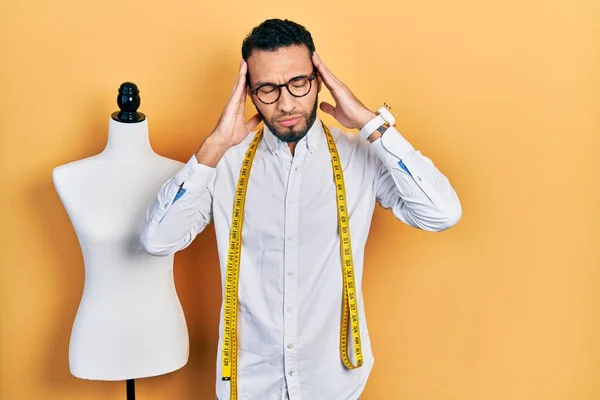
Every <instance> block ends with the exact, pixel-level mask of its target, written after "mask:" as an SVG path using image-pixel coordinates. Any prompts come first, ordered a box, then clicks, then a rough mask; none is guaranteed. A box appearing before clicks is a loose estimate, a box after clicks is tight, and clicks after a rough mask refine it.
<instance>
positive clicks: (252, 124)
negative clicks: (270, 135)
mask: <svg viewBox="0 0 600 400" xmlns="http://www.w3.org/2000/svg"><path fill="white" fill-rule="evenodd" d="M261 121H262V118H261V117H260V114H258V113H256V114H254V115H253V116H252V118H250V119H249V120H248V122H246V130H247V131H248V132H251V131H252V130H253V129H254V128H256V126H257V125H258V124H260V122H261Z"/></svg>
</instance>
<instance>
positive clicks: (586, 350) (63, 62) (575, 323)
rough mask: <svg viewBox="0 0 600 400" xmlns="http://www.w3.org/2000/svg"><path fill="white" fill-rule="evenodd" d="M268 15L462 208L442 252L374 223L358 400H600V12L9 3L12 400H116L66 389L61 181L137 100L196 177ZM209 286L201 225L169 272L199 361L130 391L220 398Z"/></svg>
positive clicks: (115, 395)
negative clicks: (423, 162)
mask: <svg viewBox="0 0 600 400" xmlns="http://www.w3.org/2000/svg"><path fill="white" fill-rule="evenodd" d="M274 16H275V17H283V18H286V17H287V18H290V19H293V20H296V21H298V22H300V23H302V24H304V25H305V26H306V27H307V28H308V29H309V30H310V31H311V32H312V34H313V37H314V39H315V42H316V46H317V49H318V51H319V53H320V54H321V56H322V57H323V59H324V61H325V62H326V63H327V64H328V66H329V67H330V68H331V69H332V70H333V71H334V73H336V75H337V76H338V77H339V78H340V79H341V80H342V81H344V82H345V83H346V84H348V86H349V87H350V88H351V89H352V90H353V91H354V92H355V94H356V95H357V96H358V97H359V98H360V99H361V100H362V101H363V102H364V103H365V104H367V105H368V106H369V107H371V108H376V107H378V106H379V105H381V103H382V102H384V101H386V102H388V103H390V104H391V105H392V106H393V109H394V111H395V112H397V114H398V117H397V118H398V120H399V122H398V127H399V129H400V130H401V132H403V133H404V135H405V136H406V137H407V138H408V139H409V140H410V141H411V142H412V143H413V144H414V145H415V146H416V147H417V148H418V149H420V150H421V151H422V152H423V154H425V155H427V156H428V157H430V158H431V159H432V160H433V161H434V162H435V163H436V165H437V166H438V167H439V168H440V169H441V170H442V171H443V172H444V173H445V174H446V175H447V176H448V177H449V179H450V181H451V182H452V184H453V185H454V187H455V188H456V190H457V192H458V194H459V196H460V198H461V201H462V205H463V209H464V214H463V218H462V220H461V221H460V223H459V224H458V225H457V226H456V227H455V228H453V229H451V230H450V231H447V232H444V233H439V234H433V233H426V232H421V231H418V230H416V229H413V228H409V227H408V226H405V225H403V224H401V223H399V222H398V221H396V220H394V218H393V217H392V215H391V214H390V213H388V212H386V211H383V210H381V209H378V210H377V211H376V215H375V219H374V222H373V227H372V234H371V237H370V240H369V242H368V246H367V258H366V277H365V288H364V291H365V296H366V307H367V316H368V318H369V324H370V331H371V333H372V339H373V347H374V351H375V357H376V364H375V368H374V370H373V374H372V375H371V379H370V381H369V383H368V385H367V389H366V391H365V393H364V396H363V399H364V400H379V399H403V400H404V399H406V400H438V399H439V400H507V399H511V400H554V399H560V400H586V399H590V400H591V399H598V398H600V290H599V289H598V287H599V286H600V271H599V266H600V265H599V261H600V257H599V251H598V245H599V243H597V242H598V239H599V238H600V235H599V232H598V231H599V228H600V223H599V222H600V216H599V212H598V200H599V194H600V184H599V182H600V178H599V176H598V170H599V168H598V167H599V166H600V165H599V163H598V157H597V153H598V151H599V149H600V146H599V144H600V143H599V137H600V2H598V1H597V0H587V1H585V0H580V1H572V0H569V1H567V0H563V1H548V0H535V1H531V0H530V1H525V2H524V1H522V0H508V1H500V0H455V1H442V0H422V1H392V0H380V1H376V2H368V1H364V2H357V1H354V2H346V1H342V0H338V1H324V0H321V1H304V2H303V1H298V2H281V1H264V0H259V1H245V2H241V1H240V2H238V3H233V2H226V1H220V2H217V1H211V2H208V1H205V2H202V1H192V0H181V1H179V0H174V1H169V2H148V1H135V0H131V1H115V0H108V1H107V0H102V1H96V2H88V1H76V0H61V1H53V2H50V1H19V0H2V2H1V5H0V40H1V42H0V43H1V44H0V45H1V48H0V54H1V56H0V57H1V63H0V132H1V143H0V150H1V152H2V153H1V155H0V156H1V157H0V161H1V163H2V164H1V165H0V170H1V171H2V177H1V178H2V181H1V188H2V189H1V190H2V194H1V196H0V201H1V202H2V204H0V210H1V212H2V215H1V219H0V226H1V233H2V238H1V243H2V251H0V257H1V260H0V261H1V264H0V265H1V276H0V285H1V286H0V307H1V309H0V311H1V321H0V333H1V336H0V340H1V341H0V343H1V348H0V357H1V367H0V379H1V380H0V398H1V399H3V400H4V399H6V400H14V399H32V400H33V399H35V400H59V399H60V400H75V399H77V400H81V399H85V400H88V399H90V400H92V399H103V400H105V399H124V398H125V384H124V383H123V382H94V381H84V380H78V379H76V378H73V377H72V376H70V374H69V370H68V341H69V335H70V329H71V324H72V322H73V318H74V316H75V312H76V310H77V306H78V304H79V300H80V296H81V293H82V288H83V279H84V276H83V272H84V271H83V265H82V257H81V253H80V250H79V246H78V243H77V239H76V237H75V234H74V232H73V229H72V227H71V225H70V223H69V220H68V217H67V214H66V212H65V211H64V209H63V207H62V205H61V203H60V201H59V199H58V197H57V195H56V193H55V191H54V188H53V186H52V181H51V170H52V168H53V167H54V166H56V165H61V164H64V163H67V162H69V161H73V160H77V159H81V158H84V157H87V156H90V155H93V154H96V153H98V152H99V151H101V150H102V149H103V147H104V145H105V143H106V135H107V123H108V117H109V115H110V113H111V112H113V111H115V110H116V109H117V106H116V94H117V88H118V86H119V84H120V83H121V82H123V81H127V80H131V81H133V82H135V83H136V84H138V85H139V87H140V90H141V96H142V107H141V108H140V111H142V112H144V113H146V114H147V115H148V121H149V124H150V138H151V142H152V145H153V147H154V149H155V150H156V151H157V152H158V153H159V154H162V155H165V156H167V157H170V158H173V159H177V160H180V161H185V160H187V159H188V157H189V156H190V154H191V153H192V152H193V151H195V150H196V148H197V147H198V145H199V143H200V142H201V141H202V139H203V138H204V137H206V135H207V134H208V133H209V132H210V130H211V128H212V127H213V126H214V124H215V123H216V120H217V117H218V115H219V113H220V111H221V107H222V105H223V104H224V102H225V100H226V98H227V97H228V95H229V92H230V88H231V85H232V84H233V81H234V79H235V77H236V73H237V66H238V61H239V57H240V45H241V41H242V39H243V37H244V36H245V34H246V33H248V32H249V31H250V29H251V28H252V27H253V26H255V25H257V24H258V23H260V22H261V21H262V20H264V19H266V18H269V17H274ZM323 93H326V90H324V92H323ZM323 98H324V99H325V100H327V99H328V98H330V97H329V94H328V93H326V95H325V96H324V97H323ZM250 111H252V110H250ZM250 111H249V112H250ZM325 120H326V121H327V122H329V123H332V122H333V121H332V120H331V119H329V118H326V119H325ZM218 279H219V275H218V271H217V255H216V249H215V239H214V233H213V228H212V226H211V227H210V228H209V229H207V230H206V231H205V232H204V233H202V234H201V235H200V236H199V237H198V239H197V240H196V241H195V242H194V244H193V245H192V246H191V247H190V248H189V249H187V250H185V251H183V252H182V253H180V254H178V255H177V257H176V284H177V287H178V291H179V294H180V296H181V300H182V303H183V306H184V310H185V313H186V316H187V321H188V324H189V329H190V340H191V355H190V361H189V363H188V364H187V365H186V366H185V367H184V368H183V369H181V370H179V371H177V372H175V373H172V374H168V375H165V376H161V377H156V378H151V379H144V380H139V381H137V393H138V398H139V399H143V400H158V399H181V400H191V399H209V400H212V399H213V398H214V397H213V394H214V390H213V389H214V367H215V357H216V339H217V335H218V332H217V326H218V306H219V301H220V291H219V289H218V288H219V280H218ZM308 400H312V399H308Z"/></svg>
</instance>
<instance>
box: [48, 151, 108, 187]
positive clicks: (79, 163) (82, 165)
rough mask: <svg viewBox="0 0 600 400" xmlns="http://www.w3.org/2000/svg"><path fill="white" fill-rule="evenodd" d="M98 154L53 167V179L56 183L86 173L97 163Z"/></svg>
mask: <svg viewBox="0 0 600 400" xmlns="http://www.w3.org/2000/svg"><path fill="white" fill-rule="evenodd" d="M97 162H98V155H94V156H91V157H87V158H83V159H81V160H76V161H71V162H68V163H66V164H63V165H59V166H56V167H54V168H53V169H52V180H53V181H54V183H55V184H57V183H61V182H63V181H66V180H68V179H70V178H72V177H73V176H77V175H79V174H81V173H85V171H87V170H88V169H89V168H90V167H91V166H93V165H95V164H97Z"/></svg>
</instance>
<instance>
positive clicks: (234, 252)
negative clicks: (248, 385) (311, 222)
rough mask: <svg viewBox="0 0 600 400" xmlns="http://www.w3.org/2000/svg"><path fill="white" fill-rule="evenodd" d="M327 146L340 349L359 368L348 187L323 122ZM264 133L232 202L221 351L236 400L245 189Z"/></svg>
mask: <svg viewBox="0 0 600 400" xmlns="http://www.w3.org/2000/svg"><path fill="white" fill-rule="evenodd" d="M323 128H324V130H325V135H326V137H327V145H328V146H329V153H330V154H331V165H332V167H333V178H334V182H335V193H336V201H337V211H338V213H337V214H338V224H339V233H340V253H341V257H342V276H343V280H344V293H343V300H342V303H343V304H342V322H341V331H340V352H341V357H342V362H343V363H344V365H345V366H346V368H348V369H355V368H359V367H360V366H362V365H363V356H362V346H361V341H360V327H359V320H358V303H357V299H356V282H355V279H354V262H353V260H352V247H351V243H350V224H349V219H348V208H347V205H346V189H345V186H344V175H343V172H342V165H341V162H340V158H339V155H338V151H337V148H336V146H335V142H334V140H333V137H332V136H331V132H330V131H329V129H328V128H327V126H325V124H323ZM262 136H263V129H260V130H259V131H258V132H257V134H256V136H254V139H253V140H252V142H251V143H250V147H249V148H248V151H247V152H246V156H245V157H244V161H243V162H242V168H241V169H240V176H239V179H238V183H237V189H236V192H235V200H234V202H233V216H232V221H231V231H230V236H229V251H228V255H227V273H226V284H225V310H224V328H223V331H224V338H223V349H222V350H223V351H222V379H223V380H224V381H231V389H230V390H231V395H230V399H231V400H237V305H238V302H237V300H238V282H239V272H240V253H241V242H242V226H243V222H244V205H245V203H246V189H247V187H248V179H249V177H250V168H251V167H252V161H253V160H254V155H255V154H256V149H257V148H258V144H259V143H260V140H261V139H262ZM348 322H350V325H351V327H352V339H353V343H354V353H355V355H356V365H353V364H352V363H351V361H350V359H349V358H348Z"/></svg>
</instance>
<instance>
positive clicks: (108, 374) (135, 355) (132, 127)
mask: <svg viewBox="0 0 600 400" xmlns="http://www.w3.org/2000/svg"><path fill="white" fill-rule="evenodd" d="M182 166H183V164H182V163H181V162H179V161H175V160H170V159H167V158H165V157H162V156H160V155H158V154H156V153H155V152H154V151H153V150H152V148H151V146H150V143H149V139H148V125H147V120H146V119H144V120H143V121H141V122H135V123H123V122H119V121H116V120H114V119H112V118H111V119H110V120H109V137H108V143H107V146H106V148H105V149H104V151H102V152H101V153H100V154H98V155H95V156H92V157H89V158H86V159H83V160H79V161H75V162H71V163H68V164H65V165H62V166H59V167H56V168H54V170H53V172H52V178H53V182H54V186H55V188H56V191H57V192H58V194H59V197H60V199H61V201H62V203H63V205H64V207H65V209H66V211H67V214H68V215H69V219H70V220H71V223H72V224H73V227H74V230H75V233H76V235H77V238H78V240H79V243H80V245H81V249H82V253H83V259H84V263H85V285H84V289H83V295H82V298H81V303H80V305H79V309H78V311H77V315H76V317H75V321H74V324H73V328H72V332H71V340H70V345H69V365H70V369H71V373H72V374H73V375H74V376H76V377H79V378H83V379H97V380H129V379H137V378H143V377H149V376H156V375H161V374H165V373H168V372H172V371H174V370H177V369H179V368H181V367H182V366H184V365H185V364H186V362H187V360H188V354H189V344H188V343H189V342H188V331H187V327H186V322H185V317H184V314H183V310H182V308H181V304H180V302H179V298H178V296H177V293H176V290H175V284H174V279H173V256H167V257H157V256H152V255H149V254H148V253H146V252H145V251H144V249H143V248H142V247H141V245H140V243H139V233H140V230H141V227H142V225H143V223H144V218H145V212H146V210H147V208H148V206H149V204H150V203H151V202H152V200H153V199H154V197H155V196H156V193H157V192H158V190H159V189H160V187H161V185H162V184H163V183H164V182H165V181H166V180H168V179H169V178H171V177H172V176H174V175H175V173H176V172H177V171H179V169H181V167H182Z"/></svg>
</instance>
